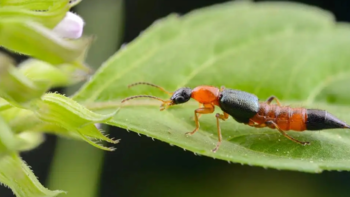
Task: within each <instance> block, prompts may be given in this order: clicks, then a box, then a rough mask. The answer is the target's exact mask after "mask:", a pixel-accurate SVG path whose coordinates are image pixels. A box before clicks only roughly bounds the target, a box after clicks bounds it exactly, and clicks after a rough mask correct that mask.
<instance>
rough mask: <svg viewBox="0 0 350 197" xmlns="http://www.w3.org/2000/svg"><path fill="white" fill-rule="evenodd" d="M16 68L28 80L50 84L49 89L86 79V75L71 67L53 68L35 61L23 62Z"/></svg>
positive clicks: (60, 66)
mask: <svg viewBox="0 0 350 197" xmlns="http://www.w3.org/2000/svg"><path fill="white" fill-rule="evenodd" d="M18 68H19V70H20V72H21V73H23V74H24V75H26V77H28V78H29V79H32V80H41V81H47V82H50V85H51V86H50V87H51V88H53V87H62V86H68V85H73V84H75V83H78V82H80V81H83V80H85V79H86V78H87V77H88V73H86V72H84V71H83V70H80V69H78V68H77V67H75V66H73V65H69V64H63V65H59V66H53V65H50V64H48V63H46V62H43V61H40V60H36V59H29V60H27V61H24V62H22V63H21V64H20V65H18Z"/></svg>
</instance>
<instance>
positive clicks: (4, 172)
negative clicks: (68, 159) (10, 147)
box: [0, 153, 64, 197]
mask: <svg viewBox="0 0 350 197" xmlns="http://www.w3.org/2000/svg"><path fill="white" fill-rule="evenodd" d="M0 182H2V183H3V184H5V185H7V186H8V187H10V188H11V189H12V191H13V193H14V194H15V195H16V197H28V196H30V197H54V196H57V195H59V194H62V193H64V192H62V191H57V190H56V191H50V190H48V189H46V188H45V187H43V186H42V185H41V184H40V182H39V181H38V180H37V178H36V177H35V175H34V174H33V172H32V171H31V170H30V169H29V167H28V166H27V165H26V164H25V162H24V161H23V160H22V159H21V158H20V157H19V155H18V154H17V153H11V154H6V155H3V156H1V157H0Z"/></svg>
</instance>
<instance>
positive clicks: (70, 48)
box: [0, 19, 92, 68]
mask: <svg viewBox="0 0 350 197" xmlns="http://www.w3.org/2000/svg"><path fill="white" fill-rule="evenodd" d="M91 41H92V38H82V39H79V40H74V41H73V40H66V39H63V38H61V37H59V36H58V35H57V34H55V33H54V32H52V31H51V30H50V29H47V28H45V27H44V26H42V25H41V24H39V23H36V22H33V21H23V20H20V19H8V20H0V45H1V46H4V47H6V48H8V49H11V50H13V51H16V52H20V53H23V54H25V55H30V56H32V57H35V58H38V59H40V60H43V61H46V62H48V63H51V64H53V65H56V64H64V63H72V64H74V65H76V66H78V67H81V68H83V65H81V62H82V61H83V60H84V58H85V57H84V56H85V53H86V51H87V49H88V47H89V46H90V43H91ZM38 43H40V44H38Z"/></svg>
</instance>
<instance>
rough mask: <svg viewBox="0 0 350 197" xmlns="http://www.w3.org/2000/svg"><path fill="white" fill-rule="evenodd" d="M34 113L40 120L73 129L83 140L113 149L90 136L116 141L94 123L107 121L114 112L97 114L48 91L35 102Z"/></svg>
mask: <svg viewBox="0 0 350 197" xmlns="http://www.w3.org/2000/svg"><path fill="white" fill-rule="evenodd" d="M35 113H36V114H37V115H38V117H39V118H40V119H41V120H43V121H46V122H48V123H52V124H55V125H59V126H61V127H63V128H65V129H66V130H68V131H75V132H77V133H79V134H80V136H81V138H82V139H84V140H85V141H87V142H89V143H90V144H92V145H94V146H96V147H99V148H102V149H104V150H113V149H112V148H106V147H102V146H100V145H98V144H96V143H95V142H93V141H92V140H94V139H92V138H95V139H98V140H104V141H107V142H110V143H114V144H116V143H118V140H112V139H109V138H107V137H106V136H104V135H103V134H102V133H101V132H100V131H99V130H98V129H97V128H96V127H95V125H94V123H103V122H106V121H108V120H109V119H110V118H112V117H113V115H114V114H115V112H113V113H109V114H107V115H103V114H97V113H94V112H92V111H90V110H88V109H86V108H85V107H84V106H82V105H80V104H79V103H77V102H75V101H73V100H72V99H70V98H68V97H65V96H63V95H60V94H54V93H48V94H45V95H44V96H43V97H42V100H41V101H38V102H37V106H36V111H35Z"/></svg>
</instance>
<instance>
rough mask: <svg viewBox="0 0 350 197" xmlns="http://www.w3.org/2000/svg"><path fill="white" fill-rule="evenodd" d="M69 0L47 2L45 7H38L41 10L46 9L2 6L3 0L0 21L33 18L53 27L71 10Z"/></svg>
mask: <svg viewBox="0 0 350 197" xmlns="http://www.w3.org/2000/svg"><path fill="white" fill-rule="evenodd" d="M68 2H69V0H62V1H59V2H56V3H52V2H51V3H49V4H47V5H46V6H45V8H44V7H42V6H40V7H36V8H39V10H46V11H40V12H39V11H35V10H28V9H20V8H19V7H18V6H16V7H8V6H6V7H1V3H2V2H0V21H2V20H6V19H21V20H22V21H29V20H31V21H35V22H38V23H41V24H42V25H44V26H46V27H48V28H53V27H55V26H56V25H57V24H58V23H59V22H60V21H61V20H62V19H63V18H64V17H65V15H66V13H67V12H68V11H69V8H70V6H69V3H68ZM32 3H34V2H32ZM5 4H6V3H5ZM39 4H40V3H39ZM25 5H26V4H24V5H23V4H22V6H25ZM35 5H37V4H35ZM40 5H41V4H40ZM7 28H11V27H7Z"/></svg>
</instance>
